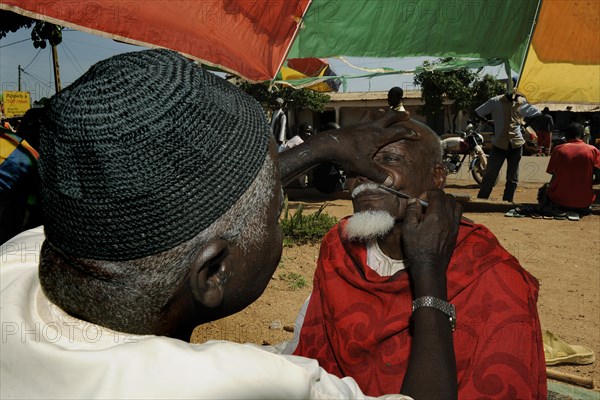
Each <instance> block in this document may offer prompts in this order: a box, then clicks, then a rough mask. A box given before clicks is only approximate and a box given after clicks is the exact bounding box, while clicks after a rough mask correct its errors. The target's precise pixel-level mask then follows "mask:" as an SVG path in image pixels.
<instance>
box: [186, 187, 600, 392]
mask: <svg viewBox="0 0 600 400" xmlns="http://www.w3.org/2000/svg"><path fill="white" fill-rule="evenodd" d="M539 186H540V184H533V183H530V184H525V185H520V186H519V188H518V189H517V193H516V195H515V200H516V201H518V202H519V204H533V203H535V202H536V195H537V189H538V187H539ZM595 189H596V192H597V193H598V194H600V186H596V187H595ZM477 190H478V187H477V186H476V185H473V184H472V183H469V182H463V181H452V180H450V181H449V185H448V186H447V188H446V191H447V192H448V193H452V194H455V195H457V196H458V197H459V198H464V197H465V196H470V200H467V201H463V205H464V210H465V212H464V215H465V216H466V217H468V218H471V219H473V220H474V221H475V222H477V223H481V224H484V225H486V226H487V227H488V228H490V229H491V231H492V232H493V233H494V234H495V235H496V236H497V237H498V239H499V241H500V243H501V244H502V245H503V246H504V247H505V248H506V249H507V250H508V251H509V252H511V253H512V254H513V255H514V256H516V257H517V258H518V259H519V260H520V262H521V264H522V265H523V267H524V268H525V269H526V270H528V271H529V272H530V273H532V274H533V275H534V276H535V277H536V278H537V279H538V280H539V282H540V292H539V300H538V310H539V314H540V319H541V325H542V329H547V330H550V331H552V332H554V333H555V334H557V335H558V336H559V337H560V338H562V339H563V340H564V341H566V342H567V343H570V344H578V345H583V346H586V347H588V348H590V349H592V350H593V351H594V353H595V354H596V358H598V357H599V356H600V203H598V200H597V202H596V204H594V205H593V213H592V215H590V216H587V217H584V218H582V219H581V220H580V221H576V222H575V221H569V220H564V221H559V220H544V219H532V218H529V217H525V218H507V217H505V216H504V214H505V213H506V212H507V211H508V210H509V209H511V208H513V207H514V205H511V204H508V203H506V202H502V201H501V197H502V189H501V188H500V187H498V186H497V187H496V188H495V189H494V192H492V196H491V198H490V199H489V200H478V199H475V197H476V194H477ZM288 194H289V197H290V209H295V208H296V207H297V206H298V205H299V204H300V203H301V204H303V205H304V207H305V210H306V211H310V210H317V209H318V208H319V207H320V206H321V205H322V204H323V203H325V202H326V203H327V204H328V205H327V207H326V208H325V212H327V213H329V214H330V215H333V216H335V217H336V218H338V219H339V218H342V217H344V216H346V215H349V214H351V213H352V205H351V202H350V200H349V199H348V195H347V193H338V194H336V195H329V196H324V195H322V194H318V193H316V192H315V191H313V190H296V191H293V190H290V191H288ZM318 253H319V245H304V246H298V247H292V248H285V249H284V251H283V256H282V259H281V262H280V265H279V267H278V269H277V271H276V272H275V274H274V275H273V278H272V279H271V282H270V284H269V286H268V287H267V289H266V290H265V292H264V294H263V295H262V296H261V297H260V298H259V299H258V300H257V301H256V302H255V303H254V304H252V305H251V306H249V307H248V308H246V309H245V310H244V311H242V312H240V313H238V314H236V315H233V316H231V317H229V318H226V319H223V320H220V321H217V322H214V323H211V324H206V325H203V326H200V327H198V328H197V329H196V330H195V332H194V334H193V336H192V341H193V342H203V341H206V340H209V339H217V340H220V339H222V340H231V341H236V342H240V343H246V342H252V343H258V344H267V343H269V344H274V343H278V342H280V341H282V340H290V339H291V338H292V336H293V333H292V332H290V330H292V329H293V325H294V320H295V318H296V314H297V312H298V310H299V308H300V306H301V305H302V304H303V302H304V301H305V300H306V298H307V297H308V296H309V294H310V290H311V287H312V279H313V273H314V270H315V266H316V261H317V257H318ZM599 362H600V361H598V360H597V361H596V362H595V363H594V364H591V365H587V366H569V365H564V366H553V367H551V368H552V369H554V370H557V371H560V372H565V373H570V374H575V375H579V376H582V377H588V378H593V380H594V385H595V389H594V390H596V391H600V388H599V387H600V368H598V363H599Z"/></svg>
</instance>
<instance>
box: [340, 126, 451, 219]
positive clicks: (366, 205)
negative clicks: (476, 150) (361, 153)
mask: <svg viewBox="0 0 600 400" xmlns="http://www.w3.org/2000/svg"><path fill="white" fill-rule="evenodd" d="M403 127H404V129H405V130H407V132H408V133H409V134H407V135H406V139H403V140H400V141H398V142H394V143H390V144H389V145H387V146H385V147H383V148H381V149H380V150H379V151H378V152H377V153H376V154H375V157H374V160H375V162H377V163H378V164H379V165H380V166H381V167H383V168H385V169H386V170H387V171H388V173H389V174H390V176H392V177H393V178H394V182H393V185H392V187H393V188H394V189H397V190H400V191H402V192H404V193H406V194H408V195H410V196H413V197H418V196H421V195H423V193H424V192H426V191H428V190H431V189H434V188H442V187H443V186H444V183H445V179H446V175H445V170H444V167H443V165H442V148H441V143H440V139H439V137H438V136H437V135H436V133H435V132H433V131H432V130H431V129H430V128H429V127H427V126H426V125H424V124H421V123H419V122H417V121H415V120H409V121H406V122H404V123H403ZM347 184H348V190H349V191H350V193H351V195H352V202H353V206H354V212H355V213H357V212H361V211H386V212H388V213H389V214H391V215H392V217H394V218H395V219H396V220H402V219H403V218H404V211H405V207H406V200H404V199H400V198H399V197H397V196H395V195H393V194H390V193H388V192H386V191H385V190H383V189H380V188H378V187H377V185H376V184H374V183H373V182H371V181H369V180H368V179H367V178H365V177H362V176H356V175H354V174H353V173H350V174H349V179H348V180H347Z"/></svg>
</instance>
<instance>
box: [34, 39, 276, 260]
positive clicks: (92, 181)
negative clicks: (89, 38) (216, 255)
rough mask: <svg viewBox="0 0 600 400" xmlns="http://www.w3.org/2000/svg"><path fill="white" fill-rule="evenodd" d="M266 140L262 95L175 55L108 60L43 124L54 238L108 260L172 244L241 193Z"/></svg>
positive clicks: (63, 95) (46, 201)
mask: <svg viewBox="0 0 600 400" xmlns="http://www.w3.org/2000/svg"><path fill="white" fill-rule="evenodd" d="M268 138H269V127H268V125H267V120H266V116H265V113H264V112H263V110H262V108H261V106H260V105H259V104H258V103H257V102H256V101H255V100H254V99H253V98H251V97H250V96H248V95H246V94H245V93H244V92H242V91H241V90H239V89H238V88H236V87H235V86H233V85H231V84H229V83H228V82H226V81H224V80H223V79H221V78H219V77H217V76H215V75H213V74H211V73H209V72H206V71H205V70H203V69H202V68H200V67H199V66H197V65H195V64H194V63H193V62H191V61H189V60H188V59H186V58H184V57H182V56H180V55H179V54H177V53H175V52H172V51H168V50H149V51H141V52H134V53H127V54H121V55H117V56H115V57H112V58H110V59H108V60H105V61H101V62H99V63H97V64H96V65H94V66H93V67H92V68H90V70H89V71H88V72H86V73H85V75H83V76H82V77H81V78H79V79H78V80H77V81H76V82H74V83H73V84H72V85H70V86H69V87H67V88H66V89H64V90H63V91H61V92H60V93H58V94H56V95H55V96H54V97H53V98H52V99H51V101H50V105H49V107H48V119H47V121H46V123H45V124H44V127H43V128H42V130H41V156H40V174H41V178H42V201H43V208H44V217H45V229H46V237H47V240H48V241H49V242H50V243H51V244H52V245H53V246H55V247H57V248H58V249H59V250H61V251H63V252H64V253H66V254H69V255H72V256H77V257H83V258H91V259H100V260H129V259H135V258H140V257H145V256H148V255H152V254H156V253H159V252H161V251H164V250H168V249H171V248H173V247H175V246H176V245H178V244H180V243H182V242H184V241H186V240H189V239H191V238H192V237H194V236H195V235H197V234H198V233H199V232H201V231H202V230H204V229H206V228H207V227H208V226H209V225H210V224H211V223H212V222H214V221H215V220H216V219H217V218H219V217H220V216H221V215H222V214H223V213H224V212H226V211H227V210H228V209H229V208H230V207H231V206H232V205H233V204H234V203H235V202H236V201H237V200H238V199H239V198H240V196H241V195H242V194H243V193H244V192H245V191H246V189H247V188H248V187H249V186H250V184H251V183H252V181H253V180H254V179H255V177H256V175H257V174H258V171H259V170H260V168H261V167H262V164H263V162H264V160H265V156H266V153H267V151H268Z"/></svg>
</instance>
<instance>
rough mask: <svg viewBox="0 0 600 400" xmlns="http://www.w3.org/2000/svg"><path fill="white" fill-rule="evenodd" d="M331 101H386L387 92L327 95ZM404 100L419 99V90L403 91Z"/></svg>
mask: <svg viewBox="0 0 600 400" xmlns="http://www.w3.org/2000/svg"><path fill="white" fill-rule="evenodd" d="M328 94H329V96H330V97H331V101H361V100H362V101H364V100H386V101H387V94H388V92H343V93H328ZM403 98H404V99H420V98H421V91H420V90H405V91H404V96H403Z"/></svg>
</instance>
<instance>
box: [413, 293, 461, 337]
mask: <svg viewBox="0 0 600 400" xmlns="http://www.w3.org/2000/svg"><path fill="white" fill-rule="evenodd" d="M419 307H432V308H435V309H436V310H440V311H441V312H443V313H444V314H446V315H447V316H448V317H449V318H450V327H451V328H452V332H454V329H455V328H456V309H455V308H454V304H451V303H448V302H447V301H444V300H441V299H438V298H437V297H432V296H423V297H419V298H418V299H415V300H413V303H412V310H413V312H415V310H416V309H417V308H419Z"/></svg>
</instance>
